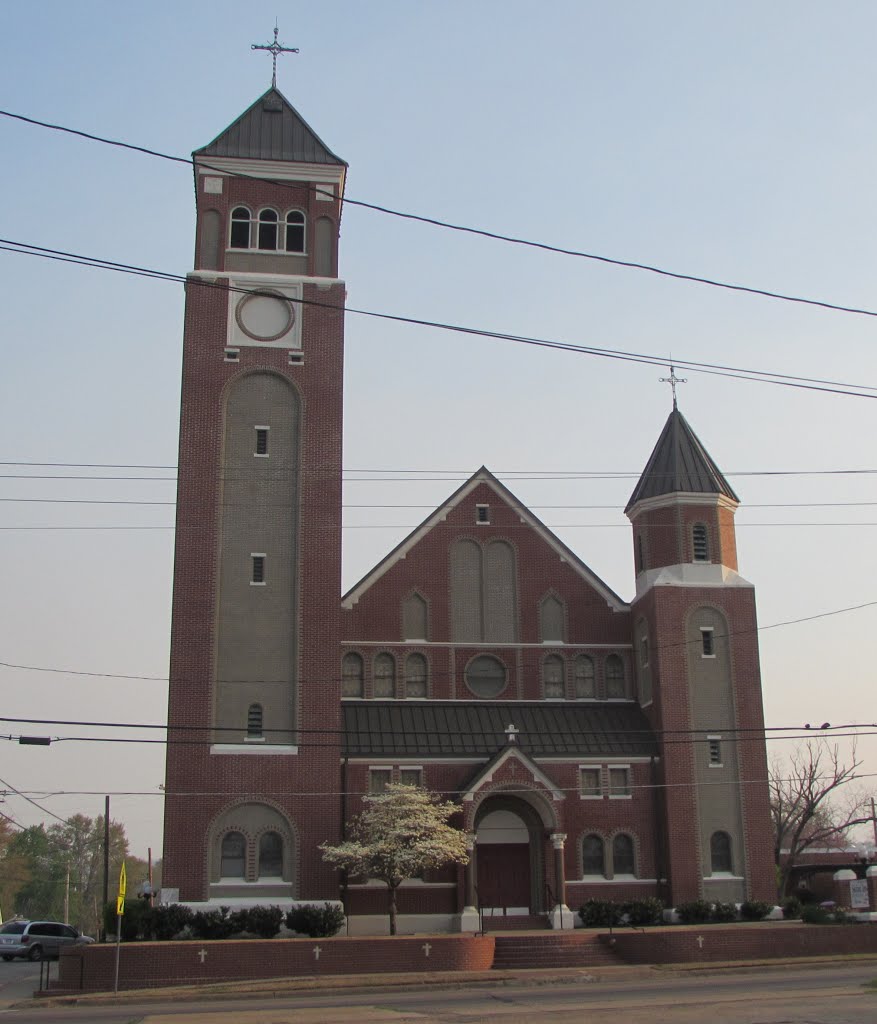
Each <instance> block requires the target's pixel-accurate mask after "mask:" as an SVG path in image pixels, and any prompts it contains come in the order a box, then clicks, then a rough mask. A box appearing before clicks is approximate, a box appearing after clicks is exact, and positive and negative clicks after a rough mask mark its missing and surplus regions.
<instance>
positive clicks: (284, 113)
mask: <svg viewBox="0 0 877 1024" xmlns="http://www.w3.org/2000/svg"><path fill="white" fill-rule="evenodd" d="M192 155H193V156H196V157H197V156H215V157H236V158H238V159H242V160H283V161H286V162H289V163H305V164H335V165H336V166H340V167H346V166H347V164H346V163H345V161H344V160H342V159H341V158H340V157H337V156H335V154H334V153H333V152H332V151H331V150H330V149H329V148H328V147H327V146H326V145H325V143H324V142H323V141H322V140H321V139H320V138H319V136H318V135H317V134H316V133H315V132H314V131H313V129H312V128H311V127H310V126H309V125H308V124H307V122H306V121H305V120H304V118H303V117H302V116H301V115H300V114H299V113H298V111H297V110H296V109H295V107H293V105H292V104H291V103H290V102H289V100H288V99H287V98H286V97H285V96H284V95H283V93H282V92H280V90H279V89H275V88H274V87H273V86H272V88H270V89H269V90H268V91H267V92H266V93H265V94H264V95H263V96H260V97H259V99H257V100H256V102H255V103H254V104H253V105H252V106H251V107H250V108H249V109H248V110H245V111H244V112H243V114H241V116H240V117H239V118H238V119H237V120H236V121H234V122H233V123H232V124H230V125H229V126H228V128H226V129H225V131H224V132H221V133H220V134H219V135H217V136H216V138H215V139H214V140H213V142H211V143H209V144H208V145H206V146H204V147H203V148H202V149H196V150H195V152H194V153H193V154H192Z"/></svg>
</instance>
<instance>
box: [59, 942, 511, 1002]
mask: <svg viewBox="0 0 877 1024" xmlns="http://www.w3.org/2000/svg"><path fill="white" fill-rule="evenodd" d="M493 951H494V941H493V936H490V935H485V936H471V935H449V936H444V935H442V936H437V935H431V936H425V937H418V938H407V937H396V938H382V937H374V936H370V937H369V938H367V939H365V938H346V937H344V938H333V939H270V940H267V941H264V940H259V939H248V940H234V939H229V940H223V941H221V942H220V941H214V942H129V943H122V946H121V949H120V950H119V954H120V956H119V988H120V989H129V988H161V987H164V986H167V985H199V984H205V983H208V982H217V981H247V980H251V979H255V978H289V977H314V976H321V975H327V974H329V975H331V974H378V973H381V972H385V971H398V972H402V971H486V970H489V969H490V968H491V967H492V965H493ZM115 964H116V947H115V946H113V945H93V946H74V947H72V948H70V949H65V950H63V952H62V954H61V958H60V961H59V965H58V981H57V983H55V982H53V983H52V991H53V992H54V993H58V992H65V993H68V992H102V991H107V990H112V988H113V977H114V972H115Z"/></svg>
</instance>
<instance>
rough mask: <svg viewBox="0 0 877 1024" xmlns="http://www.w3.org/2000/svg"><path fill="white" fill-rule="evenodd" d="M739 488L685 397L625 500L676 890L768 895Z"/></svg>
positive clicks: (635, 612)
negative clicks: (703, 436)
mask: <svg viewBox="0 0 877 1024" xmlns="http://www.w3.org/2000/svg"><path fill="white" fill-rule="evenodd" d="M738 505H739V499H738V498H737V495H736V494H735V493H734V491H733V489H732V488H731V486H730V484H729V483H728V481H727V480H726V479H725V477H724V476H723V475H722V472H721V470H720V469H719V468H718V466H717V465H716V463H715V462H714V461H713V460H712V458H711V457H710V455H709V453H708V452H707V450H706V448H705V447H704V446H703V444H702V443H701V441H700V440H699V438H698V437H697V435H696V434H695V433H694V431H693V430H692V429H691V427H690V426H689V424H688V422H687V421H686V419H685V417H684V416H683V415H682V413H681V412H679V410H678V408H677V407H676V403H675V399H674V404H673V411H672V412H671V413H670V416H669V417H668V419H667V422H666V424H665V426H664V429H663V431H662V433H661V436H660V437H659V438H658V443H657V444H656V445H655V448H654V451H653V452H652V454H651V457H650V458H649V461H648V463H647V464H646V468H645V469H644V470H643V473H642V476H641V477H640V479H639V482H638V483H637V485H636V487H635V489H634V492H633V494H632V495H631V498H630V501H629V502H628V504H627V508H626V509H625V512H626V514H627V516H628V518H629V519H630V521H631V524H632V525H633V543H634V558H635V562H636V598H635V600H634V602H633V604H632V606H631V614H632V626H633V633H634V647H635V651H636V663H637V676H638V681H639V694H640V703H641V704H642V705H643V707H644V708H645V710H646V713H647V715H648V716H649V718H650V720H651V723H652V726H653V728H654V729H655V730H656V732H657V734H658V738H659V743H660V747H661V758H660V771H659V774H660V781H661V783H662V784H663V786H662V788H663V802H664V807H665V821H666V850H665V854H664V862H665V863H666V865H667V883H668V887H669V891H668V892H667V893H666V896H667V898H668V899H669V900H670V901H672V902H673V903H674V904H675V903H680V902H683V901H686V900H691V899H698V898H702V899H706V900H709V901H712V902H715V901H723V902H741V901H743V900H746V899H764V900H772V899H773V897H774V895H775V893H774V884H773V858H772V838H771V822H770V811H769V804H768V792H767V781H766V780H767V756H766V747H765V737H764V715H763V711H762V700H761V679H760V672H759V664H758V633H757V623H756V614H755V591H754V588H753V587H752V585H751V584H750V583H748V582H747V581H746V580H745V579H743V577H742V576H740V575H739V573H738V572H737V544H736V537H735V532H734V513H735V512H736V509H737V506H738Z"/></svg>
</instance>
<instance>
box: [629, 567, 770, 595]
mask: <svg viewBox="0 0 877 1024" xmlns="http://www.w3.org/2000/svg"><path fill="white" fill-rule="evenodd" d="M652 587H745V588H748V589H749V590H753V589H754V587H753V586H752V584H751V583H750V582H749V581H748V580H746V579H744V578H743V577H742V576H741V575H740V574H739V573H738V572H735V571H734V570H733V569H729V568H728V567H727V566H726V565H721V564H720V563H718V562H682V563H680V564H678V565H664V566H661V567H660V568H659V569H646V571H645V572H641V573H639V574H638V575H637V577H636V596H637V598H640V597H642V596H643V594H645V593H646V592H647V591H649V590H651V589H652Z"/></svg>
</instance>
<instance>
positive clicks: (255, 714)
mask: <svg viewBox="0 0 877 1024" xmlns="http://www.w3.org/2000/svg"><path fill="white" fill-rule="evenodd" d="M261 736H262V705H261V704H251V705H250V706H249V708H248V709H247V739H250V740H255V739H260V738H261Z"/></svg>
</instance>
